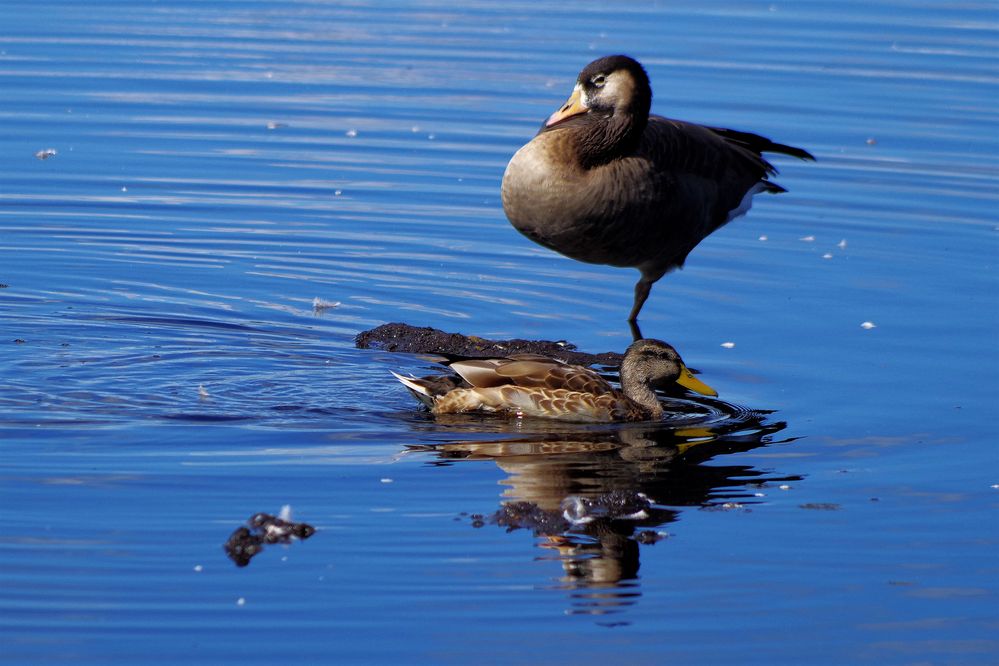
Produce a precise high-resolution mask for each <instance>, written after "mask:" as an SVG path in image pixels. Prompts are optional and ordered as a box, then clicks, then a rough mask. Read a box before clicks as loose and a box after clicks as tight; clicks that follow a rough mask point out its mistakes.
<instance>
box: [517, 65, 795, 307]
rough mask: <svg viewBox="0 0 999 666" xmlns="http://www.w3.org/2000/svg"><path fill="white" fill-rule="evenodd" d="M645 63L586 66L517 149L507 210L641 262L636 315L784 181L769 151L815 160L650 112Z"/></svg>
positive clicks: (546, 240) (598, 260) (592, 252)
mask: <svg viewBox="0 0 999 666" xmlns="http://www.w3.org/2000/svg"><path fill="white" fill-rule="evenodd" d="M651 100H652V93H651V89H650V87H649V83H648V77H647V75H646V74H645V70H644V69H642V66H641V65H640V64H639V63H638V62H636V61H635V60H633V59H631V58H628V57H627V56H609V57H607V58H601V59H600V60H596V61H594V62H593V63H590V64H589V65H588V66H587V67H586V68H584V70H583V71H582V72H581V73H580V75H579V79H578V80H577V83H576V86H575V88H574V91H573V94H572V96H571V97H570V98H569V100H568V102H567V103H566V104H565V105H564V106H563V107H562V108H561V109H559V110H558V111H556V112H555V113H553V114H552V115H551V116H550V117H549V118H548V120H547V121H546V122H545V124H544V126H542V128H541V130H540V131H539V132H538V134H537V136H535V137H534V139H532V140H531V141H530V142H529V143H528V144H526V145H525V146H523V147H522V148H521V149H520V150H519V151H517V153H516V154H515V155H514V156H513V158H512V159H511V160H510V162H509V164H508V165H507V169H506V172H505V174H504V176H503V185H502V191H501V192H502V199H503V209H504V211H505V213H506V215H507V217H508V219H509V220H510V222H511V223H512V224H513V226H514V228H516V229H517V230H518V231H520V232H521V233H522V234H524V235H525V236H527V237H528V238H530V239H531V240H533V241H535V242H537V243H539V244H540V245H543V246H545V247H547V248H549V249H552V250H555V251H556V252H559V253H561V254H564V255H566V256H568V257H571V258H573V259H577V260H579V261H584V262H588V263H595V264H608V265H611V266H621V267H634V268H637V269H638V270H639V271H640V273H641V278H640V279H639V282H638V284H636V288H635V303H634V307H633V308H632V312H631V316H630V317H629V320H630V321H634V320H635V319H637V316H638V312H639V311H640V310H641V307H642V305H643V304H644V302H645V299H646V298H647V297H648V293H649V290H650V289H651V285H652V283H654V282H656V281H657V280H659V279H660V278H661V277H662V276H663V275H665V274H666V273H667V272H669V271H671V270H673V269H675V268H679V267H681V266H682V265H683V263H684V261H685V260H686V258H687V255H688V254H689V253H690V252H691V250H693V249H694V247H696V246H697V244H698V243H700V242H701V241H702V240H703V239H704V238H706V237H707V236H708V235H710V234H711V233H712V232H714V231H715V230H716V229H718V228H719V227H721V226H723V225H724V224H726V223H727V222H729V221H730V220H732V219H734V218H735V217H738V216H739V215H742V214H743V213H745V212H746V211H747V210H748V209H749V207H750V205H751V201H752V197H753V195H755V194H757V193H759V192H772V193H778V192H783V191H784V188H782V187H781V186H780V185H777V184H776V183H773V182H771V181H769V180H768V177H769V176H772V175H775V174H776V170H775V169H774V167H773V166H772V165H771V164H770V163H769V162H768V161H767V160H766V159H764V158H763V156H762V153H763V152H778V153H785V154H788V155H793V156H795V157H800V158H802V159H811V158H812V157H811V155H810V154H809V153H807V152H806V151H804V150H801V149H799V148H793V147H791V146H785V145H783V144H778V143H774V142H772V141H770V140H769V139H766V138H764V137H761V136H759V135H756V134H751V133H747V132H739V131H735V130H728V129H722V128H711V127H706V126H702V125H697V124H694V123H688V122H683V121H679V120H672V119H669V118H664V117H662V116H657V115H650V114H649V109H650V107H651Z"/></svg>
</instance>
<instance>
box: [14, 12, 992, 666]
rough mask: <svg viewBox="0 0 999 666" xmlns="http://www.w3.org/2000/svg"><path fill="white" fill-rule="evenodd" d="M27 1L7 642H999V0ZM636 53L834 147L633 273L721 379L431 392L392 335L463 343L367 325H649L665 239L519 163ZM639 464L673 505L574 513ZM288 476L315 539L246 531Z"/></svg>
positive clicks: (151, 650) (83, 652) (372, 649)
mask: <svg viewBox="0 0 999 666" xmlns="http://www.w3.org/2000/svg"><path fill="white" fill-rule="evenodd" d="M0 25H3V26H4V27H3V29H2V31H0V89H2V90H3V96H4V104H3V105H2V106H0V118H2V120H3V124H4V127H5V131H4V132H2V133H0V154H2V155H3V157H4V161H3V165H2V167H0V239H2V243H0V283H2V284H3V285H4V287H3V288H2V289H0V441H2V447H3V448H2V450H3V460H4V463H3V465H2V467H0V476H2V480H0V507H2V511H3V513H2V515H3V519H4V524H3V529H2V530H0V563H2V566H0V589H2V590H3V591H2V592H0V617H2V621H0V639H2V642H3V644H4V645H5V648H4V650H3V652H2V654H0V661H3V662H6V663H11V664H15V663H16V664H23V663H36V662H48V663H52V662H61V663H65V662H73V663H107V662H112V661H114V662H122V663H135V662H140V661H162V662H165V663H176V662H178V661H181V660H184V661H187V662H197V663H224V662H229V661H237V660H238V661H240V662H259V663H275V662H276V663H290V662H294V661H301V662H305V663H316V662H319V663H326V662H338V663H360V662H364V663H379V662H381V663H386V662H421V663H428V662H434V663H467V662H468V661H469V660H471V659H475V660H480V661H486V662H526V661H532V662H534V661H541V660H547V659H552V658H561V659H571V660H573V661H576V662H581V663H598V662H606V661H607V660H608V659H617V660H620V659H629V660H635V661H636V662H638V663H665V662H676V663H720V662H733V661H737V662H741V663H844V662H846V663H856V662H875V661H876V662H882V663H884V662H888V663H912V662H920V663H988V662H991V661H996V660H999V642H997V641H996V639H995V629H996V626H997V622H999V617H997V612H996V609H997V607H999V602H997V592H999V580H997V577H999V576H997V561H996V552H997V550H996V546H997V541H999V533H997V526H999V521H997V516H996V506H997V495H996V493H997V492H999V490H997V484H999V464H997V463H999V460H997V454H996V448H995V429H994V427H993V425H992V423H993V419H994V413H995V407H996V405H997V404H999V354H997V345H996V341H997V339H996V331H997V324H999V321H997V320H999V301H997V288H996V287H997V281H996V275H995V264H996V257H997V249H999V248H997V235H996V231H997V223H996V218H995V213H994V209H995V204H996V198H997V197H996V191H997V188H996V186H997V181H999V177H997V176H999V168H997V167H999V164H997V158H996V155H997V154H999V145H997V143H999V142H997V140H996V136H997V134H996V132H995V128H996V120H997V118H996V115H997V112H996V105H995V100H996V91H997V86H996V83H997V77H996V71H997V68H996V65H997V62H996V53H997V39H996V27H997V20H996V12H995V8H994V6H993V5H991V4H990V3H985V2H982V3H977V2H970V3H963V4H961V5H957V6H955V5H953V4H952V3H943V2H914V1H912V0H898V1H895V2H886V3H878V4H871V3H859V2H846V3H835V4H832V3H758V4H746V3H735V2H733V3H727V2H722V3H714V4H710V5H708V6H704V5H703V4H702V3H669V4H664V5H656V4H645V3H643V4H637V3H636V4H627V5H624V6H623V7H622V6H620V5H619V4H617V3H596V2H588V3H572V4H570V5H553V6H545V7H543V8H540V7H539V6H538V5H537V4H536V3H525V2H514V3H502V4H496V3H486V2H473V3H464V4H463V5H462V7H460V8H458V7H455V6H452V4H451V3H436V2H395V3H370V4H369V3H363V2H357V3H326V2H309V1H293V2H287V3H282V4H280V5H275V4H273V3H264V2H255V1H252V0H234V1H232V2H224V3H212V4H210V5H208V4H205V3H196V2H183V1H181V0H173V1H168V2H158V3H139V4H120V3H105V4H100V5H97V6H93V5H90V4H88V5H86V6H85V5H83V4H80V3H76V2H56V1H50V2H42V3H20V2H14V3H6V4H5V5H4V7H3V8H2V9H0ZM616 52H627V53H629V54H631V55H633V56H635V57H637V58H639V59H640V60H641V61H642V62H643V63H644V64H645V65H646V67H647V69H648V71H649V73H650V76H651V78H652V82H653V86H654V91H655V101H654V110H655V111H657V112H659V113H662V114H666V115H672V116H676V117H679V118H685V119H689V120H695V121H699V122H703V123H707V124H714V125H722V126H730V127H735V128H739V129H746V130H752V131H757V132H760V133H762V134H765V135H768V136H771V137H773V138H774V139H776V140H779V141H783V142H787V143H791V144H794V145H801V146H804V147H806V148H807V149H808V150H810V151H811V152H813V153H814V154H815V155H816V156H817V158H818V161H817V162H816V163H814V164H811V163H802V162H797V161H795V160H784V159H780V160H777V165H778V166H779V168H780V169H781V172H782V173H781V176H780V178H779V179H778V180H779V182H780V183H781V184H783V185H784V186H785V187H787V188H788V190H789V193H788V194H784V195H781V196H780V197H766V198H763V197H761V198H758V200H757V202H756V204H755V205H754V208H753V210H752V211H751V213H750V214H749V215H748V216H747V217H746V218H744V219H741V220H739V221H738V222H737V223H734V224H732V225H729V226H728V227H726V228H725V229H723V230H721V231H720V232H719V233H717V234H715V235H714V236H712V237H711V238H709V239H708V240H706V241H705V242H704V243H703V244H702V245H701V246H700V247H699V248H698V249H697V250H695V251H694V253H693V254H692V255H691V257H690V259H689V260H688V262H687V265H686V268H685V269H684V270H683V271H680V272H677V273H675V274H672V275H670V276H668V277H666V278H665V279H664V280H662V281H661V282H660V283H659V284H657V286H656V287H655V289H654V290H653V294H652V297H651V299H650V300H649V302H648V303H647V304H646V306H645V309H644V310H643V318H642V326H643V330H644V332H645V333H646V334H647V335H650V336H655V337H661V338H664V339H667V340H669V341H670V342H672V343H673V344H674V345H675V346H676V347H677V348H678V349H680V351H681V352H682V353H683V355H684V357H685V359H686V360H687V362H688V363H689V364H690V365H691V366H693V367H696V368H698V369H699V370H700V371H701V372H702V373H703V374H702V377H703V378H704V379H705V381H707V382H708V383H709V384H711V385H712V386H713V387H715V388H716V389H718V390H719V392H720V398H719V400H717V401H712V400H702V401H698V402H697V403H696V405H697V406H696V408H694V409H693V410H691V409H687V410H686V412H687V413H686V415H679V416H675V417H674V418H673V419H672V420H670V421H667V422H666V423H664V424H661V425H658V426H651V425H648V424H646V425H643V426H629V427H584V426H552V425H546V424H538V423H530V422H516V421H514V422H507V421H502V420H499V421H498V420H495V419H475V418H465V419H455V420H448V421H442V422H435V421H433V420H432V419H431V418H429V417H428V416H427V415H426V414H425V413H422V412H420V411H419V410H418V409H417V406H416V405H415V403H414V401H413V400H412V399H411V397H410V396H409V395H408V394H407V393H406V391H405V390H404V389H403V388H402V387H401V386H399V385H397V384H395V383H394V382H393V381H392V380H391V376H390V375H389V374H388V371H389V370H401V371H406V372H414V373H418V372H423V371H424V370H426V369H427V368H428V367H429V364H428V362H427V361H425V360H423V359H420V358H416V357H413V356H407V355H402V356H400V355H397V354H391V353H388V352H385V351H377V350H374V351H372V350H358V349H355V348H354V344H353V338H354V336H355V335H356V334H357V333H358V332H360V331H362V330H365V329H368V328H371V327H374V326H376V325H379V324H382V323H385V322H389V321H406V322H409V323H411V324H414V325H421V326H423V325H426V326H435V327H438V328H441V329H444V330H450V331H462V332H464V333H467V334H474V335H480V336H484V337H493V338H503V337H521V338H544V339H552V340H570V341H572V342H573V343H575V344H577V345H579V347H580V348H581V349H585V350H587V351H592V352H601V351H607V350H615V351H621V350H623V348H624V347H625V346H626V345H627V343H628V341H629V331H628V328H627V326H626V324H625V322H624V317H625V316H626V313H627V310H628V308H629V307H630V301H631V288H632V285H633V282H634V279H635V277H636V275H635V273H634V272H633V271H629V270H622V269H614V268H610V267H603V266H590V265H583V264H579V263H576V262H573V261H571V260H568V259H565V258H563V257H560V256H558V255H555V254H553V253H551V252H548V251H546V250H544V249H542V248H540V247H538V246H535V245H533V244H532V243H531V242H530V241H528V240H527V239H525V238H522V237H520V236H519V235H518V234H517V233H516V232H515V231H514V230H513V229H512V228H511V227H510V226H509V224H508V223H507V222H506V220H505V218H504V216H503V213H502V208H501V205H500V201H499V182H500V179H501V177H502V173H503V169H504V167H505V165H506V161H507V160H508V159H509V157H510V155H512V154H513V152H514V151H515V150H516V149H517V148H518V147H519V146H520V145H522V144H523V143H524V142H525V141H527V140H528V139H529V138H530V137H531V136H532V135H533V134H534V132H535V131H536V129H537V127H538V125H539V123H540V122H541V120H542V119H543V118H545V117H546V116H547V115H548V114H549V113H551V111H552V110H553V109H554V108H555V107H556V106H557V105H558V104H560V103H561V102H562V101H564V99H565V97H566V95H567V94H568V92H569V90H570V89H571V85H572V82H573V80H574V77H575V75H576V74H577V72H578V71H579V69H580V68H581V67H582V66H583V65H585V64H586V63H587V62H589V61H590V60H592V59H593V58H595V57H597V56H599V55H605V54H609V53H616ZM46 150H52V151H55V152H54V154H50V155H49V156H48V157H47V158H46V159H40V158H39V157H36V154H37V153H39V151H46ZM43 155H44V153H43ZM317 298H318V299H321V300H322V301H324V302H326V303H328V304H337V305H335V306H333V307H327V308H321V309H316V308H315V307H314V302H315V299H317ZM865 322H868V323H869V324H873V326H867V327H864V326H862V324H864V323H865ZM723 343H734V344H728V345H725V346H723ZM691 411H692V413H691ZM614 493H618V495H614ZM638 493H641V494H642V495H644V496H646V497H648V498H649V500H650V502H651V505H650V507H649V508H648V509H647V510H646V511H644V515H641V516H639V517H633V518H629V519H621V518H620V517H615V516H613V515H605V516H603V517H602V518H600V519H597V520H594V521H591V522H588V523H583V524H579V525H576V526H571V527H569V526H566V525H564V524H560V523H559V522H558V520H559V515H560V512H561V509H562V503H563V502H564V501H565V500H566V498H569V499H570V500H574V501H576V502H584V501H587V502H589V501H595V500H596V499H599V498H601V497H607V496H615V497H632V498H634V497H635V496H636V494H638ZM284 505H291V507H292V510H293V515H294V517H295V518H296V519H298V520H304V521H306V522H309V523H310V524H313V525H315V526H316V528H317V530H318V531H317V533H316V534H315V535H314V536H313V537H311V538H310V539H309V540H307V541H305V542H301V543H295V544H292V545H289V546H281V545H274V546H270V547H267V548H266V549H265V550H264V551H263V552H262V553H261V554H260V555H258V556H257V557H256V558H255V559H253V561H252V562H251V563H250V565H249V566H247V567H245V568H237V567H235V566H234V565H233V564H232V563H231V562H230V561H229V560H228V559H227V558H226V556H225V553H224V552H223V551H222V543H223V542H224V541H225V540H226V538H227V537H228V535H229V534H230V533H231V532H232V531H233V530H234V529H235V528H236V527H238V526H239V525H240V524H242V523H243V522H244V521H245V520H246V519H247V518H248V517H249V516H250V515H251V514H253V513H256V512H258V511H268V512H277V511H279V510H280V509H281V507H282V506H284ZM511 507H513V509H518V510H520V513H519V514H518V516H520V517H521V518H524V520H523V521H522V522H521V523H518V524H516V525H512V524H510V521H509V520H508V518H509V517H510V515H511V512H512V511H513V509H511ZM532 521H533V522H532ZM545 521H548V522H545ZM514 527H517V529H513V528H514Z"/></svg>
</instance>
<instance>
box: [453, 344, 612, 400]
mask: <svg viewBox="0 0 999 666" xmlns="http://www.w3.org/2000/svg"><path fill="white" fill-rule="evenodd" d="M451 369H452V370H454V371H455V372H457V373H458V374H459V375H460V376H461V377H462V379H464V380H465V381H467V382H468V383H469V384H471V385H472V386H473V387H475V388H493V387H497V386H507V385H512V386H518V387H520V388H526V389H535V388H536V389H549V390H555V389H559V390H566V391H577V392H580V393H589V394H592V395H595V396H596V395H604V394H616V393H617V391H616V389H614V387H613V386H611V385H610V383H608V382H607V380H605V379H604V378H603V377H601V376H600V375H599V374H597V373H596V372H595V371H594V370H590V369H589V368H584V367H582V366H578V365H569V364H567V363H562V362H560V361H556V360H554V359H550V358H545V357H542V356H535V355H527V354H521V355H518V356H517V357H514V358H503V359H471V360H468V361H459V362H457V363H452V364H451Z"/></svg>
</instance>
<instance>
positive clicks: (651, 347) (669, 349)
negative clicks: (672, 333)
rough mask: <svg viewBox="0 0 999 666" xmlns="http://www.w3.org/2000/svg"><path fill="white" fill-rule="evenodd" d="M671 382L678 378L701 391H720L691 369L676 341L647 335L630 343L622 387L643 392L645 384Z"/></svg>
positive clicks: (712, 394) (622, 373)
mask: <svg viewBox="0 0 999 666" xmlns="http://www.w3.org/2000/svg"><path fill="white" fill-rule="evenodd" d="M669 382H676V383H677V384H679V385H680V386H682V387H684V388H686V389H689V390H691V391H694V392H696V393H700V394H701V395H710V396H717V395H718V392H717V391H715V390H714V389H713V388H711V387H710V386H708V385H707V384H705V383H704V382H702V381H701V380H700V379H698V378H697V377H695V376H694V374H693V373H692V372H691V371H690V370H688V369H687V366H686V365H684V363H683V359H681V358H680V354H679V353H678V352H677V351H676V349H674V348H673V346H672V345H670V344H668V343H666V342H663V341H662V340H655V339H652V338H644V339H641V340H636V341H635V342H633V343H632V344H631V346H630V347H628V351H627V352H625V355H624V361H623V362H622V363H621V387H622V388H623V389H624V391H625V393H626V394H629V391H631V392H636V393H640V392H641V387H646V388H647V389H651V387H653V386H661V385H663V384H666V383H669Z"/></svg>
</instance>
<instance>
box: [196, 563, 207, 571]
mask: <svg viewBox="0 0 999 666" xmlns="http://www.w3.org/2000/svg"><path fill="white" fill-rule="evenodd" d="M204 570H205V568H204V567H203V566H201V565H200V564H195V565H194V572H195V573H201V572H202V571H204Z"/></svg>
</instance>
